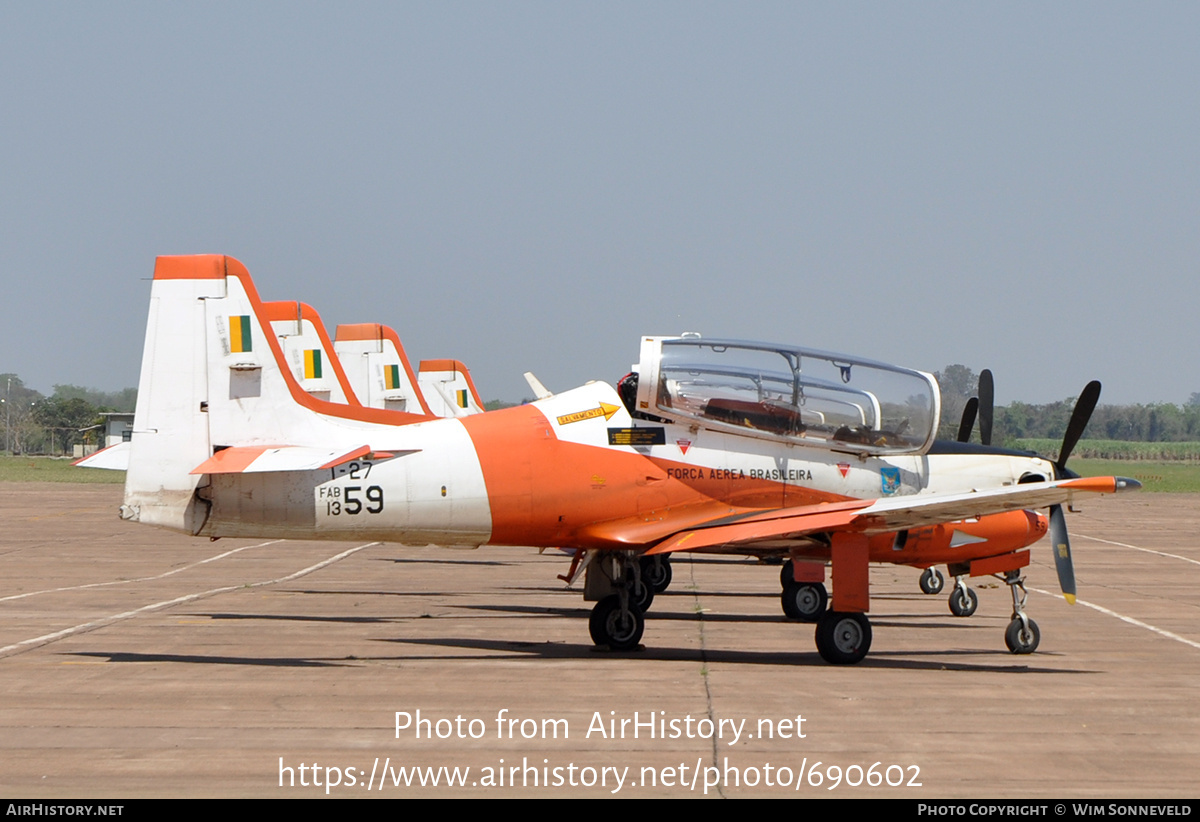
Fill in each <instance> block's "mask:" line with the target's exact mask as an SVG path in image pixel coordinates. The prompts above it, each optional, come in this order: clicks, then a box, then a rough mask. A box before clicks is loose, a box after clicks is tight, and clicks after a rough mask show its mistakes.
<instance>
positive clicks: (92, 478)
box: [0, 456, 1200, 494]
mask: <svg viewBox="0 0 1200 822" xmlns="http://www.w3.org/2000/svg"><path fill="white" fill-rule="evenodd" d="M1069 467H1070V468H1071V470H1072V471H1077V472H1078V473H1079V474H1081V475H1082V476H1085V477H1106V476H1118V477H1133V478H1134V479H1135V480H1137V481H1138V482H1140V483H1142V485H1143V486H1144V490H1146V491H1150V492H1162V493H1172V494H1192V493H1200V462H1196V461H1192V460H1181V461H1154V460H1097V459H1072V460H1071V461H1070V463H1069ZM0 482H83V483H108V484H113V485H120V484H122V483H124V482H125V472H124V471H103V470H100V469H98V468H76V467H74V466H73V465H71V460H69V459H56V458H53V457H4V456H0Z"/></svg>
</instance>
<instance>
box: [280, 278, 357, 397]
mask: <svg viewBox="0 0 1200 822" xmlns="http://www.w3.org/2000/svg"><path fill="white" fill-rule="evenodd" d="M263 316H264V317H265V318H266V319H267V320H268V321H269V322H270V323H271V329H272V330H273V331H274V332H275V336H276V337H278V339H279V345H280V347H281V348H282V349H283V357H284V363H285V364H286V365H287V366H288V367H290V368H291V370H292V373H293V374H295V376H296V381H297V382H299V383H300V385H301V386H302V387H303V388H304V390H305V391H306V392H307V393H309V394H311V395H312V396H314V397H316V398H318V399H322V400H329V401H330V402H336V403H340V404H342V405H354V406H358V405H362V402H361V397H359V396H357V392H355V390H354V388H353V387H352V385H351V383H350V381H349V380H348V379H347V375H346V372H345V371H344V370H343V368H342V363H341V361H340V360H339V359H338V357H337V355H336V354H335V353H334V344H333V343H332V342H330V340H329V334H328V333H327V332H326V331H325V325H324V323H322V322H321V316H320V315H319V314H318V313H317V312H316V309H314V308H313V307H312V306H310V305H308V304H307V303H298V302H292V301H290V300H285V301H278V302H269V303H264V304H263Z"/></svg>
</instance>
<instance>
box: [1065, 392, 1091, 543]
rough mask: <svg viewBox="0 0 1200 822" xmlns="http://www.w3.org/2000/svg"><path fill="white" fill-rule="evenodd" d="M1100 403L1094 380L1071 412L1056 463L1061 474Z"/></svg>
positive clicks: (1082, 393) (1081, 394)
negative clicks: (1097, 404)
mask: <svg viewBox="0 0 1200 822" xmlns="http://www.w3.org/2000/svg"><path fill="white" fill-rule="evenodd" d="M1099 401H1100V381H1099V380H1092V381H1091V382H1089V383H1088V384H1087V385H1085V386H1084V387H1083V391H1082V392H1081V393H1080V394H1079V399H1078V400H1076V402H1075V410H1074V411H1072V412H1071V421H1070V422H1069V423H1067V433H1066V434H1064V435H1063V444H1062V450H1061V451H1060V452H1059V454H1058V461H1057V462H1056V463H1055V466H1056V467H1057V468H1058V469H1059V471H1060V472H1061V471H1062V470H1063V469H1064V468H1066V466H1067V457H1069V456H1071V452H1072V451H1074V450H1075V445H1076V444H1077V443H1078V442H1079V438H1080V437H1082V436H1083V429H1085V428H1087V424H1088V420H1090V419H1091V418H1092V412H1093V411H1095V410H1096V403H1097V402H1099ZM1063 533H1064V534H1065V533H1066V532H1065V531H1064V532H1063Z"/></svg>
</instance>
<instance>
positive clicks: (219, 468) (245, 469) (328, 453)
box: [191, 445, 397, 474]
mask: <svg viewBox="0 0 1200 822" xmlns="http://www.w3.org/2000/svg"><path fill="white" fill-rule="evenodd" d="M371 453H372V452H371V447H370V446H369V445H361V446H359V447H358V448H354V449H352V450H350V451H345V450H343V449H340V448H334V449H329V448H307V447H304V446H298V445H242V446H238V447H235V448H222V449H221V450H220V451H218V452H217V453H215V454H213V455H212V456H211V457H210V458H208V459H207V460H205V461H204V462H202V463H200V465H198V466H196V467H195V468H194V469H192V471H191V473H193V474H253V473H261V472H269V471H316V470H321V469H325V468H333V467H334V466H337V465H341V464H342V463H346V462H350V461H351V460H357V459H362V458H364V457H367V456H369V455H371ZM376 456H379V457H384V458H387V457H393V456H397V454H396V452H389V453H388V454H386V455H384V454H378V455H376Z"/></svg>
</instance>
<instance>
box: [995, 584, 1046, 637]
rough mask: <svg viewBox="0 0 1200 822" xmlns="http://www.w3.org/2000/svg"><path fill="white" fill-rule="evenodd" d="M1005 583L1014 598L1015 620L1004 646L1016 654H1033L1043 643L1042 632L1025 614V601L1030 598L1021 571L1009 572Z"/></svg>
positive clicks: (1009, 626) (1010, 626)
mask: <svg viewBox="0 0 1200 822" xmlns="http://www.w3.org/2000/svg"><path fill="white" fill-rule="evenodd" d="M1004 582H1005V583H1006V584H1007V585H1008V587H1009V590H1011V591H1012V598H1013V618H1012V622H1010V623H1008V628H1007V630H1005V632H1004V644H1005V645H1007V646H1008V650H1010V651H1012V652H1013V653H1014V654H1032V653H1033V652H1034V651H1036V650H1037V646H1038V643H1039V642H1041V641H1042V632H1041V631H1039V630H1038V626H1037V623H1036V622H1034V621H1033V620H1032V619H1030V618H1029V616H1028V615H1027V614H1026V613H1025V599H1026V597H1028V596H1029V594H1028V593H1026V591H1025V578H1024V577H1023V576H1021V574H1020V572H1019V571H1009V572H1008V573H1007V574H1005V575H1004Z"/></svg>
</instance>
